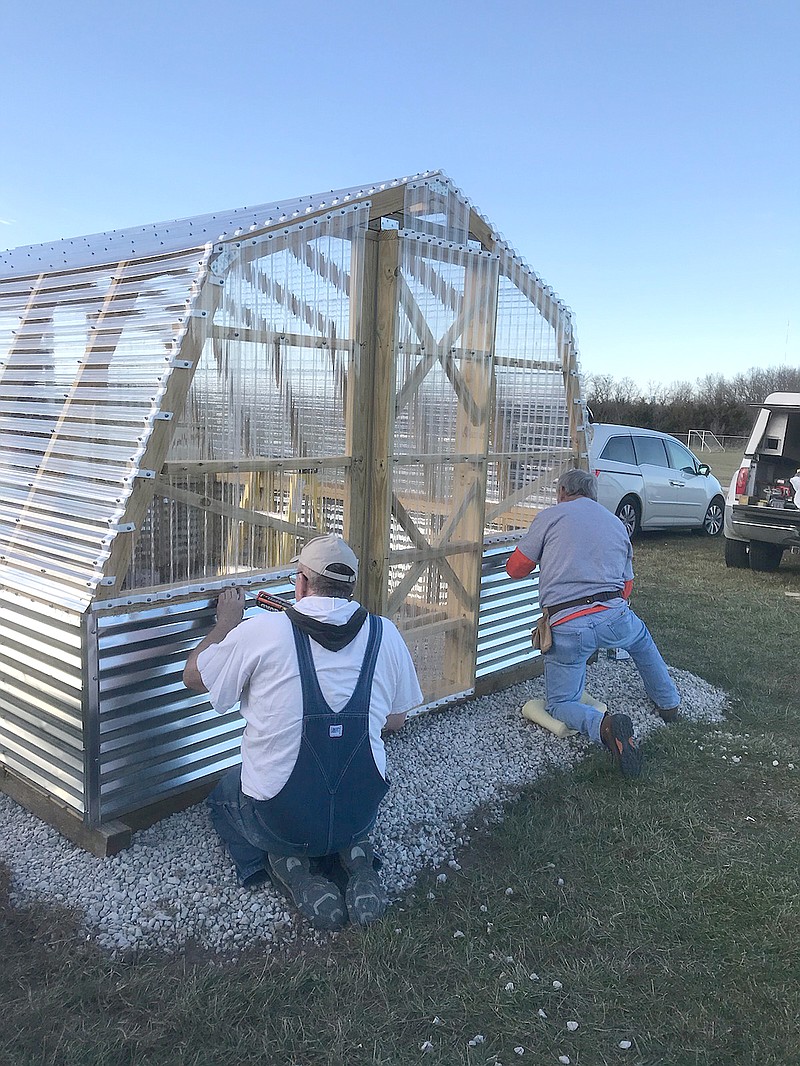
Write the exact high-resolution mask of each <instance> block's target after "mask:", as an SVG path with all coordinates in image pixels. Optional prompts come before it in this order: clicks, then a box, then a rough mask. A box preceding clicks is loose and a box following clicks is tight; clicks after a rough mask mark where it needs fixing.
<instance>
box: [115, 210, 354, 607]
mask: <svg viewBox="0 0 800 1066" xmlns="http://www.w3.org/2000/svg"><path fill="white" fill-rule="evenodd" d="M368 218H369V205H358V206H356V207H348V208H346V209H342V210H339V211H336V212H331V213H330V214H328V215H326V216H325V217H321V218H319V219H314V220H310V221H308V222H305V223H298V224H297V225H295V226H291V227H284V228H281V229H278V230H275V231H274V232H270V233H268V234H261V235H259V236H257V237H253V238H247V239H244V238H243V239H242V240H241V241H235V242H229V243H227V244H225V245H223V246H222V247H221V254H220V256H219V258H218V259H217V260H216V261H215V262H214V265H213V270H214V271H215V273H216V275H217V276H218V277H219V278H220V279H222V280H223V282H224V284H223V286H222V289H221V294H220V298H219V302H218V306H217V308H216V311H215V314H214V317H213V320H212V321H211V322H209V325H208V332H207V336H206V340H205V344H204V346H203V351H202V356H201V359H200V363H199V365H198V367H197V370H196V372H195V375H194V378H193V381H192V386H191V389H190V392H189V397H188V401H187V404H186V407H185V410H184V412H183V414H182V415H181V417H180V421H179V425H178V427H177V430H176V433H175V436H174V437H173V441H172V446H171V450H170V453H169V456H168V460H167V464H166V467H165V471H164V473H163V476H162V477H161V478H160V481H159V484H158V486H157V488H158V494H157V497H156V499H155V501H154V503H153V506H152V508H151V511H150V514H149V516H148V518H147V521H146V522H145V524H144V526H143V528H142V531H141V533H140V535H139V536H138V537H137V541H136V550H135V558H134V565H133V567H132V570H131V573H130V576H129V579H128V587H130V588H136V587H142V586H144V585H148V584H160V583H163V582H165V581H168V582H180V581H193V580H195V579H205V578H208V577H211V576H213V575H215V574H221V573H230V572H237V571H247V570H259V569H265V568H266V567H269V566H272V565H279V564H280V563H281V561H286V560H288V559H289V558H291V556H292V555H293V554H295V553H296V551H297V550H298V549H299V547H300V546H301V545H302V543H303V542H304V541H305V540H306V539H307V538H308V537H309V536H313V535H314V534H315V532H342V528H343V521H344V507H345V503H344V501H345V491H346V471H347V470H348V467H349V462H350V454H349V430H348V426H347V402H348V395H347V386H348V378H349V376H350V373H351V368H352V367H353V366H354V364H355V361H356V360H358V359H359V358H360V349H359V348H358V346H356V344H355V343H354V338H353V332H354V323H355V310H354V300H353V295H352V294H354V293H357V292H358V291H359V278H358V274H359V271H360V266H359V264H360V262H361V258H362V256H361V249H362V247H363V241H364V231H365V229H366V225H367V222H368Z"/></svg>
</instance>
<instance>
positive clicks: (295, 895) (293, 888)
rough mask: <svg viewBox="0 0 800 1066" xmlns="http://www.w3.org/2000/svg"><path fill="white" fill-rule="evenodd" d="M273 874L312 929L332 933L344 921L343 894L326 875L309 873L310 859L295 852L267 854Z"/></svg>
mask: <svg viewBox="0 0 800 1066" xmlns="http://www.w3.org/2000/svg"><path fill="white" fill-rule="evenodd" d="M269 865H270V869H271V871H272V877H273V878H274V880H275V881H276V882H277V884H278V886H279V887H280V888H282V889H284V891H285V892H286V894H287V895H288V896H289V898H290V899H291V900H292V901H293V902H294V905H295V906H296V907H297V909H298V910H299V911H300V913H301V914H302V915H303V916H304V917H306V918H308V919H309V921H310V922H311V924H312V925H313V926H314V928H315V929H322V930H325V931H327V932H333V931H335V930H337V929H343V928H344V927H345V925H346V924H347V911H346V910H345V902H344V899H343V898H342V893H341V892H340V891H339V889H338V888H337V887H336V885H335V884H334V883H333V881H329V880H328V879H327V877H321V876H320V875H319V874H312V873H311V869H310V863H309V860H308V859H306V858H300V857H298V856H297V855H273V854H271V853H270V855H269Z"/></svg>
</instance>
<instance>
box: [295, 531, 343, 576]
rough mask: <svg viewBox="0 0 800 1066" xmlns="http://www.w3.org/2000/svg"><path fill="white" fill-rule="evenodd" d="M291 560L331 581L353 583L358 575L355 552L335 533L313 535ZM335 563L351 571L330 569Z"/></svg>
mask: <svg viewBox="0 0 800 1066" xmlns="http://www.w3.org/2000/svg"><path fill="white" fill-rule="evenodd" d="M291 562H293V563H300V565H301V566H305V567H307V568H308V569H309V570H313V571H314V573H315V574H320V575H322V577H329V578H331V579H332V580H333V581H343V582H344V583H345V584H348V585H354V584H355V581H356V578H357V577H358V559H357V558H356V553H355V552H354V551H353V549H352V548H351V547H350V545H349V544H348V543H347V541H346V540H343V539H342V537H340V536H338V535H337V534H336V533H326V534H325V536H322V537H314V539H313V540H310V541H308V543H307V544H305V545H304V547H303V549H302V551H301V552H300V553H299V555H295V556H294V558H293V559H292V560H291ZM336 563H339V564H341V565H343V566H346V567H347V568H348V570H350V571H351V573H341V572H339V571H338V570H333V569H331V567H332V566H333V565H334V564H336Z"/></svg>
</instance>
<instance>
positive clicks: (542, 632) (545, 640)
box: [531, 607, 553, 654]
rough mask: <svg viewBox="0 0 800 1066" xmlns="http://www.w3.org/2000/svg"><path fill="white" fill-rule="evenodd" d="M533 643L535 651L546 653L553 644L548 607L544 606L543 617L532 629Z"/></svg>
mask: <svg viewBox="0 0 800 1066" xmlns="http://www.w3.org/2000/svg"><path fill="white" fill-rule="evenodd" d="M531 644H532V645H533V648H534V651H540V652H542V654H544V653H545V652H546V651H550V649H551V648H552V646H553V633H552V630H551V629H550V612H549V611H548V610H547V608H546V607H543V608H542V617H541V618H540V619H539V620H538V622H537V623H536V625H535V626H534V628H533V629H532V630H531Z"/></svg>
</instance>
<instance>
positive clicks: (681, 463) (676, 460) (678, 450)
mask: <svg viewBox="0 0 800 1066" xmlns="http://www.w3.org/2000/svg"><path fill="white" fill-rule="evenodd" d="M664 444H665V445H666V448H667V455H668V456H669V465H670V466H671V467H672V469H673V470H685V471H686V472H687V473H690V474H696V473H697V460H696V459H695V457H694V456H693V455H692V453H691V452H690V451H689V449H688V448H684V446H683V445H682V444H678V442H677V441H676V440H665V441H664Z"/></svg>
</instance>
